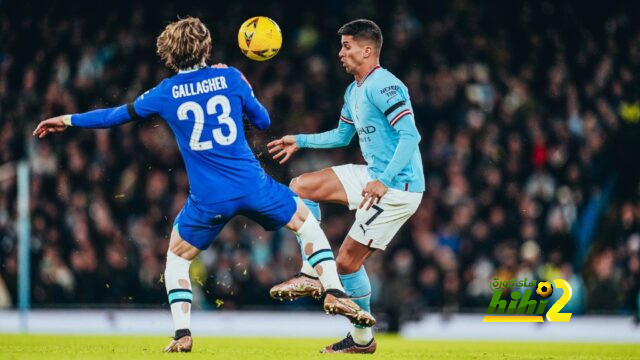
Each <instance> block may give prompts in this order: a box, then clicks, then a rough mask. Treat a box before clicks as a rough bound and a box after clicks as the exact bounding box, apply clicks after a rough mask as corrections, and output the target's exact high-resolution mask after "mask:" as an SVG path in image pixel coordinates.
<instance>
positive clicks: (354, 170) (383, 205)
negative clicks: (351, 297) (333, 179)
mask: <svg viewBox="0 0 640 360" xmlns="http://www.w3.org/2000/svg"><path fill="white" fill-rule="evenodd" d="M331 169H333V171H334V172H335V173H336V175H337V176H338V179H339V180H340V182H341V183H342V186H343V187H344V190H345V192H346V193H347V200H348V201H349V209H350V210H354V209H357V210H356V221H355V222H354V223H353V226H352V227H351V230H349V236H351V237H352V238H353V239H354V240H356V241H357V242H359V243H361V244H363V245H365V246H368V247H371V248H376V249H381V250H384V249H386V248H387V245H389V242H391V239H393V237H394V236H395V235H396V233H397V232H398V230H400V227H401V226H402V224H404V223H405V222H406V221H407V220H408V219H409V218H410V217H411V215H413V214H414V213H415V212H416V210H417V209H418V206H419V205H420V201H421V200H422V193H416V192H408V191H401V190H396V189H389V191H387V193H386V194H384V196H383V197H382V198H381V199H380V203H379V204H374V205H373V206H372V207H371V208H370V209H369V210H365V209H364V208H362V209H359V208H358V207H359V206H360V203H361V202H362V199H363V196H362V190H363V189H364V187H365V186H366V185H367V183H368V182H370V181H372V180H373V179H371V177H370V176H369V173H368V172H367V167H366V166H365V165H354V164H347V165H340V166H334V167H332V168H331Z"/></svg>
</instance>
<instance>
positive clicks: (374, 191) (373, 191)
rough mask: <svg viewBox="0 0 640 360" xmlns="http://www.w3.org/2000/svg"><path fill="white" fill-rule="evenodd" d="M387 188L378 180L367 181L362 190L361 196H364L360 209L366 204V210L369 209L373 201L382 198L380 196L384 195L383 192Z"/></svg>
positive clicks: (376, 201) (378, 200) (385, 191)
mask: <svg viewBox="0 0 640 360" xmlns="http://www.w3.org/2000/svg"><path fill="white" fill-rule="evenodd" d="M388 190H389V188H388V187H387V186H386V185H385V184H383V183H382V182H381V181H380V180H373V181H369V182H368V183H367V185H366V186H365V187H364V189H363V190H362V196H363V197H364V198H363V199H362V202H361V203H360V209H362V207H363V206H365V205H366V206H367V208H366V210H369V209H371V206H373V204H374V203H375V204H378V203H380V199H381V198H382V196H384V194H386V193H387V191H388Z"/></svg>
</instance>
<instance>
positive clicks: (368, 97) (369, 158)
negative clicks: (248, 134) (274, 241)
mask: <svg viewBox="0 0 640 360" xmlns="http://www.w3.org/2000/svg"><path fill="white" fill-rule="evenodd" d="M338 35H341V44H342V48H341V50H340V53H339V55H338V56H339V57H340V61H341V62H342V65H343V67H344V68H345V70H346V71H347V72H348V73H349V74H352V75H353V76H354V77H355V81H353V82H352V83H351V84H350V85H349V86H348V87H347V90H346V91H345V94H344V105H343V107H342V111H341V113H340V119H339V121H338V128H336V129H333V130H331V131H327V132H324V133H321V134H311V135H295V136H294V135H287V136H284V137H283V138H281V139H278V140H275V141H272V142H270V143H269V144H268V145H267V146H268V147H269V152H270V153H271V154H273V157H274V159H280V163H281V164H282V163H284V162H285V161H287V160H288V159H289V158H290V157H291V155H293V153H295V152H296V151H298V149H299V148H336V147H342V146H347V145H348V144H349V143H350V142H351V139H352V138H353V136H354V135H355V134H356V133H357V134H358V139H359V142H360V149H361V151H362V156H363V157H364V159H365V161H366V162H367V165H353V164H347V165H341V166H334V167H331V168H327V169H323V170H320V171H316V172H312V173H308V174H302V175H301V176H299V177H297V178H295V179H293V180H292V181H291V185H290V187H291V189H292V190H293V191H294V192H295V193H296V194H298V195H299V196H300V197H302V198H303V199H304V200H303V201H304V202H305V203H306V204H307V206H308V207H309V208H310V209H311V211H312V212H314V216H316V217H317V218H318V220H320V210H319V207H318V205H317V203H316V202H318V201H319V202H333V203H340V204H344V205H347V206H349V209H351V210H354V209H357V211H356V219H355V223H354V224H353V226H352V227H351V230H350V231H349V234H348V235H347V237H346V239H345V240H344V242H343V243H342V246H341V247H340V250H339V252H338V257H337V258H336V261H337V264H338V273H339V274H340V279H341V281H342V284H343V285H344V288H345V290H346V292H347V294H348V295H349V296H351V298H352V299H353V300H354V301H355V302H356V303H358V304H359V305H360V307H361V308H363V309H364V310H366V311H368V312H370V298H371V284H370V283H369V277H368V276H367V272H366V271H365V268H364V265H363V264H364V261H365V260H366V259H367V258H368V257H369V256H370V255H371V254H372V253H373V252H374V251H375V250H376V249H380V250H384V249H385V248H386V247H387V245H388V244H389V242H390V241H391V239H392V238H393V236H394V235H395V234H396V233H397V232H398V230H399V229H400V227H401V226H402V225H403V224H404V223H405V222H406V221H407V219H409V217H411V215H413V213H415V211H416V210H417V208H418V206H419V205H420V201H421V199H422V193H423V192H424V173H423V170H422V158H421V156H420V150H419V148H418V143H419V142H420V135H419V134H418V131H417V129H416V126H415V119H414V117H413V109H412V107H411V102H410V100H409V92H408V90H407V87H406V86H405V85H404V84H403V83H402V82H401V81H400V80H398V78H396V77H395V76H394V75H393V74H391V73H390V72H389V71H387V70H386V69H383V68H382V67H380V50H381V48H382V32H381V31H380V28H379V27H378V25H376V24H375V23H374V22H373V21H370V20H365V19H360V20H354V21H351V22H349V23H347V24H345V25H344V26H342V27H341V28H340V29H339V30H338ZM299 240H300V239H299ZM301 248H302V249H303V252H302V259H303V262H302V264H303V265H302V269H301V270H300V273H298V275H296V276H295V277H294V278H292V279H290V280H287V281H285V282H283V283H280V284H278V285H276V286H274V287H273V288H272V289H271V291H270V294H271V296H272V297H274V298H276V299H295V298H299V297H302V296H307V295H311V296H314V297H317V296H318V294H321V293H322V290H323V289H322V284H321V282H320V281H318V273H317V272H315V271H314V268H313V266H312V265H313V264H314V263H315V258H314V255H313V252H312V251H310V250H311V249H306V248H305V247H304V246H301ZM376 348H377V344H376V342H375V340H374V338H373V333H372V331H371V326H368V325H362V324H354V328H353V329H352V331H351V332H350V333H349V334H347V337H346V338H344V339H343V340H341V341H339V342H337V343H335V344H332V345H329V346H327V347H326V348H325V349H323V352H325V353H365V354H367V353H368V354H370V353H374V352H375V351H376Z"/></svg>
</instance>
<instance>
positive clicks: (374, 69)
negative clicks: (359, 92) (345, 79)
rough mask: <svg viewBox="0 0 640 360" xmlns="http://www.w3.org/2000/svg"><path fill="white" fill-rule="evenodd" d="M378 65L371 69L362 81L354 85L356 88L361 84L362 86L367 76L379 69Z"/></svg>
mask: <svg viewBox="0 0 640 360" xmlns="http://www.w3.org/2000/svg"><path fill="white" fill-rule="evenodd" d="M380 67H381V66H380V64H377V65H376V66H374V67H372V68H371V70H369V72H368V73H367V75H365V76H364V77H363V78H362V80H360V82H358V83H356V85H358V87H360V86H361V85H362V84H364V81H365V80H367V78H368V77H369V75H371V74H373V72H374V71H376V70H378V69H380Z"/></svg>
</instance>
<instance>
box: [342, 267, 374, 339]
mask: <svg viewBox="0 0 640 360" xmlns="http://www.w3.org/2000/svg"><path fill="white" fill-rule="evenodd" d="M340 281H342V286H344V291H345V292H346V293H347V295H349V296H350V297H351V299H352V300H353V301H354V302H355V303H356V304H358V306H360V307H361V308H362V310H364V311H366V312H368V313H371V283H370V282H369V276H368V275H367V271H366V270H365V269H364V266H362V267H360V270H358V271H356V272H354V273H352V274H340ZM356 327H360V326H356ZM362 327H364V326H362Z"/></svg>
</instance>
